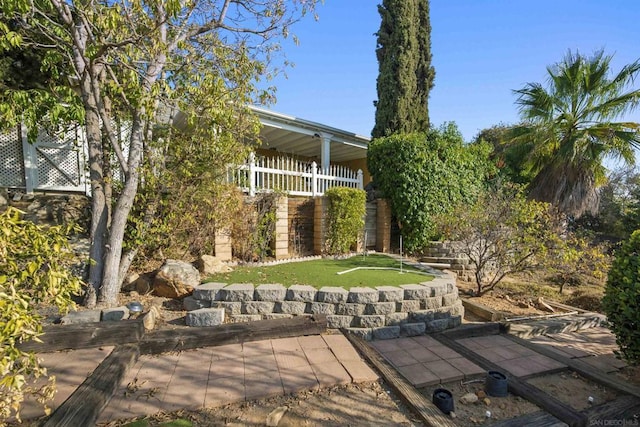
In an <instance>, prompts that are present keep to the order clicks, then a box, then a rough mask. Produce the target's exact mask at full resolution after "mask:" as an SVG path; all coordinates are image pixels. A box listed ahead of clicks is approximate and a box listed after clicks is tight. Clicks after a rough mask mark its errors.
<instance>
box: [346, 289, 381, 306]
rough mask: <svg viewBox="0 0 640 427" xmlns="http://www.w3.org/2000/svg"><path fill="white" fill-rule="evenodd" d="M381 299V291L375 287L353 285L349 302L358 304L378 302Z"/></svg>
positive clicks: (348, 297) (348, 298)
mask: <svg viewBox="0 0 640 427" xmlns="http://www.w3.org/2000/svg"><path fill="white" fill-rule="evenodd" d="M378 299H379V292H378V291H377V290H376V289H373V288H366V287H353V288H351V289H349V295H348V296H347V302H350V303H357V304H367V303H376V302H378Z"/></svg>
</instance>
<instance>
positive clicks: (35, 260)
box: [0, 207, 81, 420]
mask: <svg viewBox="0 0 640 427" xmlns="http://www.w3.org/2000/svg"><path fill="white" fill-rule="evenodd" d="M72 228H73V227H71V226H68V225H67V226H55V227H48V228H46V227H43V226H38V225H36V224H34V223H33V222H31V221H25V220H23V219H22V218H21V212H20V211H18V210H17V209H14V208H11V207H10V208H8V209H7V210H6V211H5V212H3V213H2V214H0V343H1V344H0V420H2V419H6V418H7V417H9V416H10V415H11V413H14V414H15V415H16V416H17V417H18V418H19V408H20V404H21V402H22V401H23V399H24V395H25V394H34V395H36V397H37V400H38V401H39V402H41V403H43V404H44V403H45V402H46V401H47V400H49V399H51V398H52V397H53V393H54V391H55V378H53V377H50V378H49V382H48V383H47V384H46V385H44V386H42V387H35V381H36V380H37V379H38V378H40V377H43V376H46V375H47V371H46V369H45V368H44V367H42V366H40V364H39V362H38V359H37V358H36V357H35V355H34V354H33V353H26V352H23V351H21V350H20V349H19V348H18V344H19V343H21V342H24V341H28V340H37V339H38V338H37V337H38V335H41V334H42V323H41V320H42V319H41V317H40V316H39V315H38V313H37V311H36V308H37V305H38V304H40V303H48V304H52V305H55V306H57V307H58V309H59V310H60V311H61V312H66V311H67V310H68V309H69V308H71V307H73V302H72V300H71V297H72V295H76V294H79V293H80V287H81V282H80V279H78V278H77V277H75V276H73V275H72V274H71V272H70V268H69V266H70V263H71V262H72V260H73V252H72V251H71V250H70V249H69V244H68V241H67V235H68V233H69V232H70V231H71V230H72ZM46 411H47V408H46V406H45V412H46Z"/></svg>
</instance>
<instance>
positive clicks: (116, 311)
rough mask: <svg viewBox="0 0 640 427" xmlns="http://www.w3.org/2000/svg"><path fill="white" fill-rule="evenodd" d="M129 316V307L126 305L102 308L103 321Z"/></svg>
mask: <svg viewBox="0 0 640 427" xmlns="http://www.w3.org/2000/svg"><path fill="white" fill-rule="evenodd" d="M128 318H129V309H128V308H127V307H125V306H120V307H113V308H105V309H104V310H102V319H101V320H102V321H103V322H112V321H117V320H123V319H128Z"/></svg>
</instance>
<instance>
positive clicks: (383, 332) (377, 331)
mask: <svg viewBox="0 0 640 427" xmlns="http://www.w3.org/2000/svg"><path fill="white" fill-rule="evenodd" d="M399 336H400V326H383V327H380V328H373V338H374V339H376V340H390V339H394V338H398V337H399Z"/></svg>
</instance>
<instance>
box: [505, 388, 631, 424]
mask: <svg viewBox="0 0 640 427" xmlns="http://www.w3.org/2000/svg"><path fill="white" fill-rule="evenodd" d="M638 410H640V399H638V398H637V397H635V396H628V395H625V396H621V397H618V398H617V399H615V400H612V401H610V402H605V403H602V404H600V405H596V406H592V407H590V408H587V409H585V410H582V411H580V412H581V413H582V414H584V415H586V416H587V417H588V422H589V424H588V425H590V426H602V425H610V426H622V425H625V421H629V424H628V425H634V424H632V423H635V422H636V420H635V419H634V415H635V414H636V413H637V412H638ZM605 422H607V424H605ZM521 426H536V427H562V426H566V424H565V423H563V422H562V421H560V420H558V419H557V418H556V417H554V416H553V415H551V414H549V413H547V412H544V411H537V412H532V413H530V414H525V415H521V416H519V417H516V418H511V419H509V420H504V421H501V422H499V423H497V424H494V425H493V427H521Z"/></svg>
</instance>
